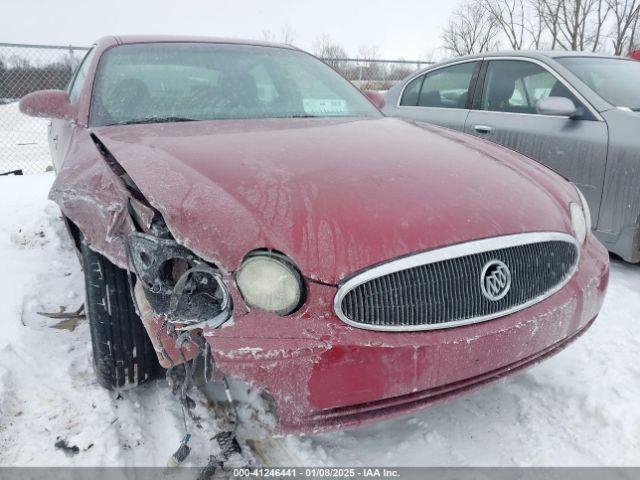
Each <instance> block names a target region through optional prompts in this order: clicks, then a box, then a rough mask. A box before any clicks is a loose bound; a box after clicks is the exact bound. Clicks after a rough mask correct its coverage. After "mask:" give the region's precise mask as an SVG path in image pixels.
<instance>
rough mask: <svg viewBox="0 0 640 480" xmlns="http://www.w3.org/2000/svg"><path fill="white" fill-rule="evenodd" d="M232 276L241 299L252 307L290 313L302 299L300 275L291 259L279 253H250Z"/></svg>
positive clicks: (282, 313)
mask: <svg viewBox="0 0 640 480" xmlns="http://www.w3.org/2000/svg"><path fill="white" fill-rule="evenodd" d="M235 279H236V284H237V285H238V290H240V294H241V295H242V298H243V299H244V301H245V302H246V303H247V305H248V306H250V307H253V308H259V309H261V310H266V311H268V312H272V313H276V314H278V315H289V314H290V313H293V312H294V311H296V310H297V309H298V308H299V307H300V305H301V304H302V302H303V300H304V282H303V281H302V275H300V272H299V271H298V269H297V268H296V266H295V265H294V264H293V262H292V261H291V260H289V259H288V258H287V257H286V256H284V255H282V254H280V253H276V252H272V251H264V252H256V253H252V254H250V255H249V256H248V257H247V258H246V259H245V260H244V262H242V265H241V266H240V269H239V270H238V271H237V272H236V275H235Z"/></svg>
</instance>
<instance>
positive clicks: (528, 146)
mask: <svg viewBox="0 0 640 480" xmlns="http://www.w3.org/2000/svg"><path fill="white" fill-rule="evenodd" d="M550 96H552V97H566V98H569V99H570V100H572V101H573V102H574V104H575V105H576V106H578V107H579V108H580V110H581V112H582V113H581V114H580V115H579V116H578V117H577V118H575V119H570V118H567V117H556V116H545V115H539V114H537V113H536V109H535V106H536V103H537V102H538V101H540V100H541V99H543V98H546V97H550ZM465 132H467V133H469V134H471V135H476V136H478V137H481V138H484V139H487V140H490V141H492V142H496V143H499V144H501V145H504V146H505V147H508V148H511V149H513V150H516V151H518V152H520V153H523V154H525V155H527V156H529V157H531V158H533V159H535V160H537V161H539V162H540V163H542V164H544V165H547V166H548V167H550V168H552V169H553V170H555V171H557V172H559V173H560V174H562V175H564V176H565V177H567V178H568V179H570V180H571V181H572V182H574V183H576V184H577V185H578V186H579V187H580V190H581V191H582V192H583V193H584V195H585V197H586V198H587V201H588V203H589V206H590V208H591V214H592V219H593V225H594V226H595V225H597V219H598V212H599V208H600V199H601V197H602V188H603V183H604V173H605V166H606V159H607V144H608V131H607V125H606V123H605V122H604V121H603V119H602V118H601V117H600V115H599V114H598V112H597V111H596V110H595V109H593V108H592V107H591V106H590V105H588V104H587V102H586V101H585V100H584V99H583V98H582V97H581V96H580V95H579V94H578V93H577V91H576V90H575V89H573V88H572V87H571V86H570V85H569V84H568V83H567V82H566V81H564V79H562V78H561V77H560V76H559V75H558V74H556V73H555V72H553V70H551V69H550V67H548V66H546V65H544V64H543V63H541V62H538V61H534V60H530V59H513V58H508V59H490V60H487V61H485V64H484V66H483V68H482V72H481V74H480V79H479V81H478V85H477V89H476V94H475V98H474V102H473V110H471V112H470V113H469V115H468V117H467V120H466V124H465Z"/></svg>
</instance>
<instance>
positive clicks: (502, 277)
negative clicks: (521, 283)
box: [480, 260, 511, 302]
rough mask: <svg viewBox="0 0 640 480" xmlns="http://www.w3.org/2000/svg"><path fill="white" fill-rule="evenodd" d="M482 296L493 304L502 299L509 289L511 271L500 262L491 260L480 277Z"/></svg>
mask: <svg viewBox="0 0 640 480" xmlns="http://www.w3.org/2000/svg"><path fill="white" fill-rule="evenodd" d="M480 287H481V288H482V294H483V295H484V296H485V297H486V298H488V299H489V300H492V301H494V302H496V301H498V300H500V299H501V298H503V297H504V296H505V295H506V294H507V293H508V292H509V289H510V288H511V271H510V270H509V267H507V266H506V265H505V264H504V263H503V262H501V261H500V260H491V261H490V262H488V263H487V264H486V265H485V266H484V268H483V269H482V275H480Z"/></svg>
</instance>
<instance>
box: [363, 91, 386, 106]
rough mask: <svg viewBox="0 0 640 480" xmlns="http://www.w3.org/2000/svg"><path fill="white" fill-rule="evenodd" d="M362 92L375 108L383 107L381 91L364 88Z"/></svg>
mask: <svg viewBox="0 0 640 480" xmlns="http://www.w3.org/2000/svg"><path fill="white" fill-rule="evenodd" d="M362 93H364V95H365V97H367V98H368V99H369V101H370V102H371V103H373V104H374V105H375V106H376V108H378V109H380V110H382V109H383V108H384V105H385V102H384V96H383V95H382V94H381V93H378V92H376V91H374V90H365V91H364V92H362Z"/></svg>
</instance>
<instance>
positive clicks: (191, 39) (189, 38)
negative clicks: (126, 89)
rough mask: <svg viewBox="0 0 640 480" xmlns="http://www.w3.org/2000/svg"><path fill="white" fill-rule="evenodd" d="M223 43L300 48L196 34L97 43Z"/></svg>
mask: <svg viewBox="0 0 640 480" xmlns="http://www.w3.org/2000/svg"><path fill="white" fill-rule="evenodd" d="M165 42H168V43H171V42H175V43H223V44H232V45H253V46H257V47H276V48H286V49H289V50H299V49H298V48H297V47H294V46H292V45H285V44H283V43H275V42H266V41H262V40H247V39H240V38H224V37H205V36H194V35H112V36H108V37H102V38H101V39H99V40H98V41H97V42H96V43H97V44H101V45H106V44H108V45H130V44H137V43H165Z"/></svg>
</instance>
